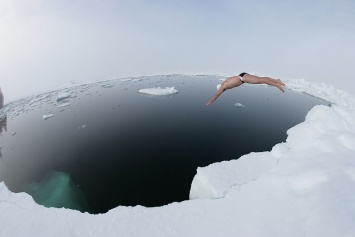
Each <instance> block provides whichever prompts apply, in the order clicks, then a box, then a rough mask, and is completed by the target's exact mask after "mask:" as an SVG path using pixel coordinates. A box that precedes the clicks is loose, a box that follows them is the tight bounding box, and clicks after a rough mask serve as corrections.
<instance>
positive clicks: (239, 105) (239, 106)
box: [234, 102, 245, 108]
mask: <svg viewBox="0 0 355 237" xmlns="http://www.w3.org/2000/svg"><path fill="white" fill-rule="evenodd" d="M234 106H236V107H237V108H241V107H245V105H243V104H241V103H238V102H237V103H235V104H234Z"/></svg>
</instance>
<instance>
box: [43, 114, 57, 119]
mask: <svg viewBox="0 0 355 237" xmlns="http://www.w3.org/2000/svg"><path fill="white" fill-rule="evenodd" d="M53 116H54V115H53V114H45V115H43V116H42V118H43V120H47V119H49V118H52V117H53Z"/></svg>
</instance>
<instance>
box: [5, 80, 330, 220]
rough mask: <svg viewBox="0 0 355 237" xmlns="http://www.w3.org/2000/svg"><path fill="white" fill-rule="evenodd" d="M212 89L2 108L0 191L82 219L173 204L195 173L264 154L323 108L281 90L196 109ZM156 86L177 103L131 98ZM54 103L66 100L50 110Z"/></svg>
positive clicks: (124, 84)
mask: <svg viewBox="0 0 355 237" xmlns="http://www.w3.org/2000/svg"><path fill="white" fill-rule="evenodd" d="M218 83H220V78H219V77H216V76H203V75H202V76H183V75H170V76H154V77H142V78H135V79H129V80H115V81H109V82H102V83H96V84H90V85H83V86H79V87H75V88H70V89H66V90H61V91H55V92H51V93H47V94H43V95H38V96H35V97H33V98H28V99H24V100H22V101H19V102H17V103H15V104H11V105H9V106H8V107H7V108H4V109H3V112H4V111H6V112H7V113H6V114H7V116H6V121H5V118H4V119H3V121H2V123H3V125H2V126H1V128H2V130H1V135H0V146H1V147H2V148H1V150H0V151H1V153H0V155H1V159H0V181H5V184H6V185H7V186H8V187H9V189H10V190H11V191H13V192H22V191H26V192H28V193H30V194H31V195H32V196H33V197H34V199H35V200H36V201H37V202H38V203H41V204H42V205H45V206H56V207H61V206H64V207H68V208H72V209H77V210H81V211H88V212H91V213H104V212H106V211H108V210H110V209H112V208H114V207H116V206H118V205H125V206H133V205H143V206H147V207H153V206H161V205H165V204H168V203H171V202H174V201H183V200H187V199H188V195H189V190H190V185H191V182H192V179H193V177H194V175H195V174H196V169H197V167H202V166H206V165H209V164H211V163H214V162H220V161H224V160H231V159H237V158H238V157H240V156H242V155H244V154H248V153H250V152H258V151H270V150H271V148H272V147H273V146H274V145H275V144H277V143H280V142H284V141H285V140H286V137H287V135H286V131H287V130H288V129H289V128H291V127H293V126H294V125H296V124H298V123H300V122H302V121H304V118H305V115H306V114H307V112H308V111H309V110H310V109H311V108H312V107H313V106H315V105H318V104H327V103H326V102H324V101H322V100H319V99H317V98H314V97H310V96H307V95H304V94H299V93H295V92H292V91H290V90H287V91H286V93H282V92H280V91H279V90H278V89H276V88H271V87H267V86H251V85H243V86H241V87H239V88H236V89H233V90H228V91H226V92H225V93H224V94H223V95H222V96H221V97H220V98H219V99H218V100H216V101H215V102H214V103H213V104H212V105H211V106H209V107H207V106H205V104H206V102H207V101H208V100H209V99H210V97H211V96H212V95H213V94H214V93H215V92H216V85H217V84H218ZM158 86H160V87H172V86H175V88H176V89H177V90H179V93H178V94H175V95H173V96H147V95H141V94H139V93H138V90H139V89H142V88H148V87H158ZM63 93H67V94H68V95H70V97H69V98H67V99H64V100H61V101H57V96H58V95H62V94H63ZM238 103H239V105H240V104H241V105H243V106H236V105H235V104H237V105H238ZM51 114H52V115H53V117H50V118H48V119H46V120H44V119H43V118H42V116H43V115H51ZM4 121H5V122H4ZM4 123H6V125H4Z"/></svg>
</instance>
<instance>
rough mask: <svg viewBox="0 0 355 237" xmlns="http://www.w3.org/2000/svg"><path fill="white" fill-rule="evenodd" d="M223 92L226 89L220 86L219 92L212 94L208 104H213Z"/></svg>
mask: <svg viewBox="0 0 355 237" xmlns="http://www.w3.org/2000/svg"><path fill="white" fill-rule="evenodd" d="M223 92H224V90H223V89H222V88H219V90H218V91H217V93H216V94H214V96H212V98H211V99H210V100H209V101H208V102H207V104H206V105H210V104H212V102H213V101H215V100H216V99H217V98H218V96H220V95H221V94H222V93H223Z"/></svg>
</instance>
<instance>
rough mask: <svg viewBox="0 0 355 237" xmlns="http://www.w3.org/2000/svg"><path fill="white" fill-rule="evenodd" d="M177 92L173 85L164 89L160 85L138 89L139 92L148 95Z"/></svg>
mask: <svg viewBox="0 0 355 237" xmlns="http://www.w3.org/2000/svg"><path fill="white" fill-rule="evenodd" d="M178 92H179V91H178V90H176V89H175V88H174V87H166V88H165V89H164V88H160V87H157V88H156V87H154V88H146V89H141V90H139V93H142V94H148V95H172V94H176V93H178Z"/></svg>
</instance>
